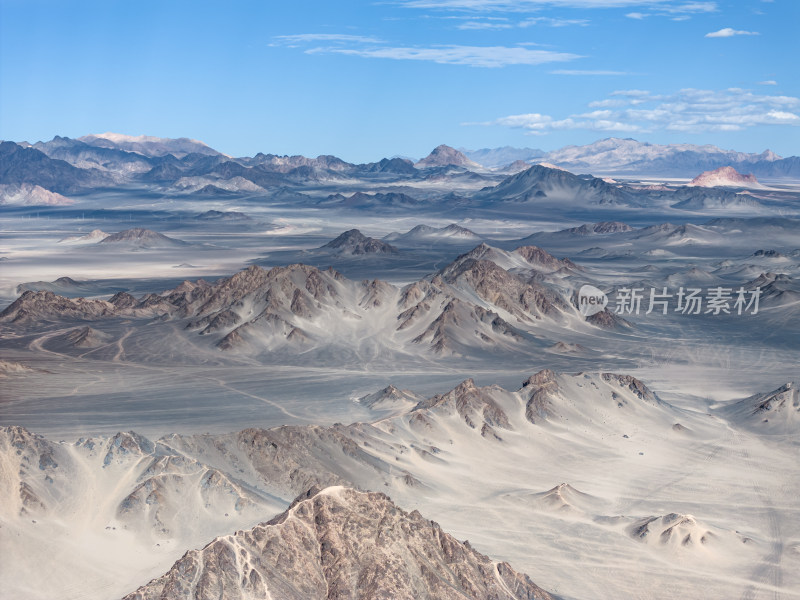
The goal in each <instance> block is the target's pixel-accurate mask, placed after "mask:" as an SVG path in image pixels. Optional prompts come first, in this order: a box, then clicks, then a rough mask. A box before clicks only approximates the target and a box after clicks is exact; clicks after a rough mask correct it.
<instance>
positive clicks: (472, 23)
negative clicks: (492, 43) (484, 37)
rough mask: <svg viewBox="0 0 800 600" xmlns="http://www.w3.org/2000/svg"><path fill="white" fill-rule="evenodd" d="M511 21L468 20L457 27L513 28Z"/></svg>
mask: <svg viewBox="0 0 800 600" xmlns="http://www.w3.org/2000/svg"><path fill="white" fill-rule="evenodd" d="M512 27H514V26H513V25H512V24H511V23H499V22H497V21H467V22H466V23H460V24H458V25H456V28H457V29H511V28H512Z"/></svg>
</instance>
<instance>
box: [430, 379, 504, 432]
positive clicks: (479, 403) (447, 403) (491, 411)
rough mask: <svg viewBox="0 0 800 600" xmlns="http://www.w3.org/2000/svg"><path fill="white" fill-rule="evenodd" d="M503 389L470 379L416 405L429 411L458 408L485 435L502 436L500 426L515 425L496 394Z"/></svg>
mask: <svg viewBox="0 0 800 600" xmlns="http://www.w3.org/2000/svg"><path fill="white" fill-rule="evenodd" d="M498 391H502V390H501V389H500V388H498V387H496V386H492V387H477V386H476V385H475V381H474V380H472V379H466V380H465V381H462V382H461V383H460V384H458V385H457V386H456V387H455V388H453V389H452V390H450V391H449V392H447V393H446V394H439V395H436V396H433V397H432V398H429V399H427V400H423V401H422V402H420V403H419V404H418V405H417V407H416V408H415V409H414V411H415V412H417V411H426V412H428V411H429V412H433V413H437V412H442V411H445V412H454V413H457V414H458V415H459V416H460V417H461V418H462V419H463V420H464V422H465V423H466V424H467V425H468V426H469V427H471V428H472V429H479V428H480V432H481V435H483V436H484V437H487V434H492V437H495V438H496V439H500V437H499V436H498V435H497V433H496V432H495V429H496V428H499V429H511V428H512V427H511V424H510V423H509V420H508V415H507V414H506V412H505V411H504V410H503V408H502V407H501V406H500V404H498V402H497V400H495V398H494V397H493V393H495V392H498Z"/></svg>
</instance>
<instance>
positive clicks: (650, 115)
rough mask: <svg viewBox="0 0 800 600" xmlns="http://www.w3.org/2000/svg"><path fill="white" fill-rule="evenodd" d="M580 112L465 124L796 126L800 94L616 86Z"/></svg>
mask: <svg viewBox="0 0 800 600" xmlns="http://www.w3.org/2000/svg"><path fill="white" fill-rule="evenodd" d="M589 108H593V109H595V110H591V111H588V112H585V113H579V114H572V115H567V116H565V117H553V116H551V115H545V114H541V113H527V114H519V115H509V116H507V117H501V118H499V119H495V120H494V121H488V122H484V123H469V124H471V125H500V126H505V127H513V128H518V129H523V130H525V132H526V133H528V134H531V135H545V134H547V133H550V132H552V131H558V130H564V129H585V130H593V131H619V132H628V133H629V132H634V133H650V132H653V131H680V132H684V133H703V132H709V131H741V130H744V129H748V128H751V127H757V126H763V125H781V126H800V116H798V114H797V113H798V112H800V98H795V97H792V96H770V95H762V94H754V93H753V92H751V91H749V90H743V89H739V88H729V89H727V90H716V91H715V90H698V89H685V90H680V91H679V92H677V93H675V94H671V95H658V94H652V93H650V92H648V91H645V90H620V91H617V92H614V93H612V94H611V97H610V98H606V99H604V100H598V101H595V102H592V103H590V104H589Z"/></svg>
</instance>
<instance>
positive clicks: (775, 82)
mask: <svg viewBox="0 0 800 600" xmlns="http://www.w3.org/2000/svg"><path fill="white" fill-rule="evenodd" d="M758 85H778V82H777V81H775V80H774V79H767V80H766V81H759V82H758Z"/></svg>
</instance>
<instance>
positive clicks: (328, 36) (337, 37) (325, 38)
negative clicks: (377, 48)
mask: <svg viewBox="0 0 800 600" xmlns="http://www.w3.org/2000/svg"><path fill="white" fill-rule="evenodd" d="M274 40H275V42H277V43H278V44H280V45H286V46H294V45H297V44H306V43H309V42H328V43H336V42H342V43H348V44H353V43H360V44H380V43H382V40H380V39H379V38H375V37H369V36H364V35H348V34H344V33H300V34H297V35H277V36H275V38H274Z"/></svg>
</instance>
